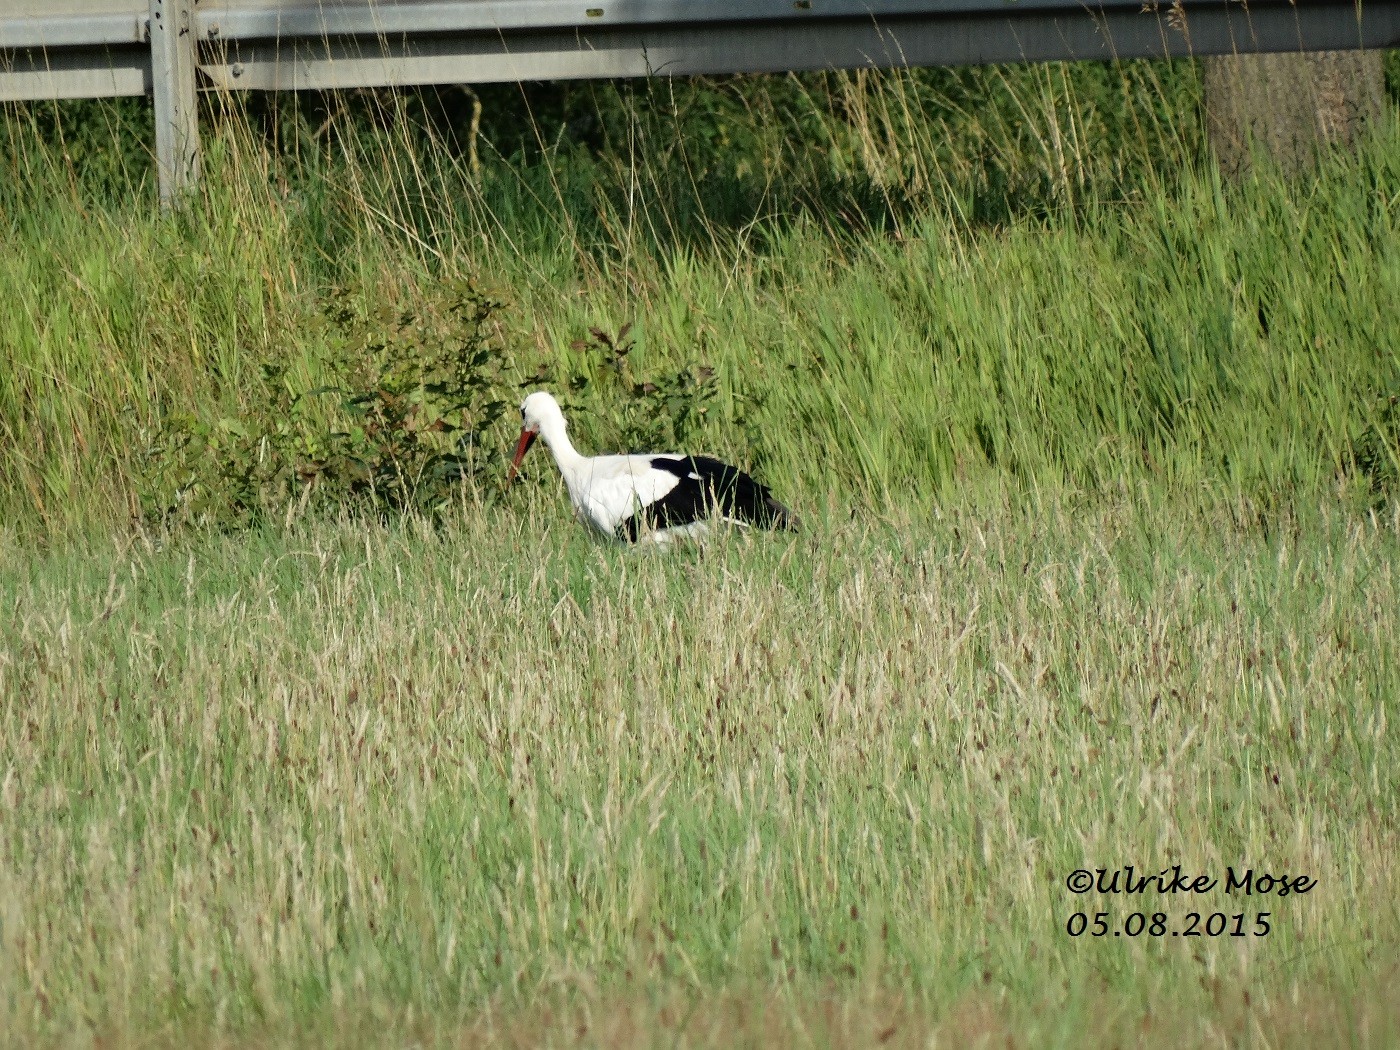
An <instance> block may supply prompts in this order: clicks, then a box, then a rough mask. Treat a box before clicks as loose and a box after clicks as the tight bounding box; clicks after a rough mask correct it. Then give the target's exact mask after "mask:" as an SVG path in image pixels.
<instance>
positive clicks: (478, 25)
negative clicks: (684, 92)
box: [0, 0, 1400, 199]
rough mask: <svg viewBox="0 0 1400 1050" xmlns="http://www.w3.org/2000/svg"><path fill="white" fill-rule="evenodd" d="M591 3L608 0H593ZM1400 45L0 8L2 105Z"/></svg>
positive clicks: (1054, 18)
mask: <svg viewBox="0 0 1400 1050" xmlns="http://www.w3.org/2000/svg"><path fill="white" fill-rule="evenodd" d="M590 4H592V5H596V6H589V5H590ZM1396 46H1400V0H1368V2H1358V0H1251V2H1249V3H1245V2H1243V0H1161V2H1159V0H1146V2H1144V0H1097V2H1095V3H1084V2H1082V0H319V2H318V0H198V2H197V0H0V101H7V100H19V99H41V98H97V97H107V96H116V95H142V94H147V95H151V96H152V97H153V98H154V101H155V105H156V112H157V122H156V131H157V147H156V148H157V159H158V161H159V164H160V170H161V196H162V199H168V198H169V196H170V195H171V194H172V193H174V192H175V191H176V190H177V189H178V187H179V186H181V185H183V184H184V183H185V182H186V181H188V180H189V179H190V178H192V177H194V175H195V174H196V172H197V166H198V125H197V120H196V116H195V111H196V107H195V101H194V100H195V92H196V91H197V90H219V89H223V90H243V89H257V90H302V89H315V90H325V89H335V88H350V87H373V86H407V85H417V84H444V83H463V84H466V83H485V82H500V81H522V80H557V79H573V78H610V77H642V76H684V75H690V74H702V73H763V72H778V71H785V70H808V69H859V68H888V67H899V66H950V65H972V64H980V63H987V62H1037V61H1050V60H1061V59H1065V60H1077V59H1119V58H1162V57H1171V56H1188V55H1216V54H1231V53H1259V52H1276V51H1297V50H1306V51H1325V50H1349V49H1354V48H1386V47H1396Z"/></svg>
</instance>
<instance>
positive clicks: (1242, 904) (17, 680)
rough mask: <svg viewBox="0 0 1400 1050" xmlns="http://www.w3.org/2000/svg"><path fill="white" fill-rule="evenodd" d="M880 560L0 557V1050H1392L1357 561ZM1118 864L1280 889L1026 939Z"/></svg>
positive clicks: (1273, 542) (311, 553)
mask: <svg viewBox="0 0 1400 1050" xmlns="http://www.w3.org/2000/svg"><path fill="white" fill-rule="evenodd" d="M894 526H895V527H890V528H886V527H882V526H874V527H872V526H871V525H869V524H858V525H853V524H849V523H842V522H841V521H839V520H835V521H826V522H820V523H817V524H816V526H815V536H816V537H817V538H816V539H815V540H813V539H803V538H793V539H790V540H789V539H786V538H783V539H771V538H759V539H757V540H749V539H745V538H740V537H734V538H731V540H730V541H729V542H722V543H720V544H718V545H716V546H712V547H710V548H708V549H707V550H706V551H705V552H704V553H703V555H694V554H684V553H682V554H681V555H678V556H674V557H659V556H651V557H648V556H637V555H629V554H628V553H627V552H624V551H619V550H617V549H613V548H609V547H604V546H601V545H598V544H595V543H594V542H593V541H591V540H590V539H589V538H588V537H587V536H586V534H584V533H583V532H582V531H581V530H579V529H578V528H577V527H576V526H575V524H574V523H572V522H570V521H568V520H566V517H565V513H564V511H563V510H562V509H561V508H560V507H559V506H558V501H555V500H545V499H540V500H533V501H530V500H527V501H526V506H525V507H521V508H510V509H508V510H505V509H503V510H495V511H492V510H473V509H470V508H466V509H464V510H463V511H462V513H461V516H460V518H459V519H458V520H456V521H455V522H454V527H453V528H451V529H448V530H440V529H433V528H428V527H424V526H422V525H420V524H418V523H415V522H413V521H408V522H405V523H403V524H401V525H399V526H396V527H393V528H380V527H367V526H366V525H364V524H363V523H344V524H336V523H323V524H316V525H309V526H305V527H295V528H293V529H292V530H291V531H290V532H284V531H280V530H279V531H276V532H253V533H251V534H244V535H241V536H237V537H225V538H207V539H203V540H200V541H198V542H195V543H191V544H180V545H175V546H168V547H166V548H164V549H160V548H158V547H156V546H154V545H152V544H150V543H149V542H146V541H140V540H138V541H136V542H134V543H132V542H127V541H121V542H116V543H113V542H111V541H105V542H100V543H97V544H95V545H92V546H89V547H85V548H84V547H81V546H80V547H71V546H70V547H69V548H68V549H67V550H65V551H63V552H55V553H50V554H47V555H39V556H34V555H33V554H32V552H21V551H20V550H18V549H14V548H7V549H5V550H4V551H3V552H0V607H3V608H4V609H6V610H7V613H10V614H12V618H11V619H10V621H9V626H8V627H7V628H6V630H5V631H4V632H3V634H0V695H3V696H4V698H5V703H4V704H3V708H0V754H3V755H4V759H3V761H4V766H3V775H0V960H3V961H0V1030H3V1031H4V1032H5V1033H7V1035H8V1037H9V1039H11V1040H14V1041H17V1042H22V1043H31V1042H33V1041H45V1042H47V1041H51V1040H57V1039H59V1038H60V1037H62V1038H63V1039H65V1040H68V1039H72V1040H73V1041H75V1042H86V1041H88V1040H89V1039H116V1040H118V1041H121V1042H137V1041H140V1042H145V1041H146V1040H147V1039H148V1038H151V1037H154V1038H156V1039H158V1040H160V1041H166V1040H168V1041H171V1042H175V1041H180V1040H183V1039H186V1038H197V1039H198V1040H199V1041H201V1042H207V1041H210V1040H212V1039H215V1038H220V1037H221V1038H233V1039H239V1040H242V1039H249V1038H252V1039H259V1038H264V1037H266V1038H271V1039H274V1040H281V1039H283V1038H289V1039H290V1038H295V1039H296V1041H299V1042H303V1043H304V1042H306V1041H308V1040H310V1041H318V1042H319V1041H321V1040H324V1039H333V1040H338V1041H341V1042H345V1043H363V1042H380V1041H381V1040H384V1039H391V1040H393V1041H409V1040H414V1041H429V1042H434V1043H436V1042H450V1041H455V1040H458V1039H460V1040H464V1041H468V1042H475V1041H479V1040H480V1041H485V1040H499V1041H507V1042H508V1041H511V1040H517V1041H518V1045H537V1044H538V1043H539V1042H540V1041H542V1040H544V1039H546V1038H547V1039H548V1040H550V1041H553V1042H556V1043H570V1044H572V1043H576V1042H577V1043H581V1044H592V1043H596V1042H598V1041H603V1042H606V1043H609V1044H613V1045H616V1044H627V1045H649V1044H651V1043H652V1042H654V1041H656V1039H658V1038H664V1039H667V1040H669V1039H675V1040H678V1041H680V1042H682V1043H705V1044H713V1045H734V1044H735V1043H736V1042H744V1043H755V1044H756V1043H760V1042H763V1041H764V1040H765V1038H777V1037H779V1036H781V1037H782V1038H783V1039H785V1040H789V1039H801V1040H803V1041H805V1040H807V1039H814V1040H815V1041H816V1042H818V1043H825V1042H828V1041H832V1042H837V1043H849V1044H851V1045H866V1044H869V1043H871V1042H873V1041H875V1037H876V1036H877V1035H878V1034H879V1033H881V1032H884V1031H886V1030H887V1029H888V1028H890V1027H891V1026H893V1027H894V1028H895V1029H896V1031H898V1032H899V1033H900V1041H901V1042H902V1043H904V1044H906V1045H915V1044H917V1045H924V1042H925V1040H926V1038H927V1037H928V1036H929V1035H930V1034H935V1033H940V1032H941V1033H942V1035H943V1037H944V1038H947V1039H951V1040H952V1041H954V1042H962V1041H965V1040H968V1039H976V1038H980V1037H984V1036H986V1037H992V1036H996V1035H997V1033H1002V1034H1004V1035H1010V1034H1012V1033H1015V1034H1016V1035H1017V1036H1018V1037H1019V1038H1021V1039H1024V1040H1028V1041H1030V1042H1034V1043H1042V1042H1044V1043H1066V1044H1068V1043H1070V1042H1073V1043H1074V1044H1075V1045H1083V1041H1084V1040H1085V1039H1086V1038H1088V1036H1087V1034H1086V1033H1089V1032H1092V1031H1096V1032H1098V1033H1099V1035H1098V1036H1097V1037H1095V1038H1094V1039H1093V1040H1092V1041H1094V1042H1102V1043H1103V1044H1104V1045H1109V1044H1111V1043H1114V1042H1115V1041H1117V1040H1122V1039H1125V1038H1132V1039H1134V1040H1136V1039H1139V1038H1146V1039H1148V1040H1149V1041H1154V1042H1160V1043H1164V1044H1165V1043H1173V1044H1174V1045H1179V1044H1180V1042H1182V1041H1187V1042H1206V1041H1232V1042H1233V1041H1251V1040H1253V1039H1255V1038H1256V1037H1257V1038H1260V1039H1262V1040H1263V1041H1267V1042H1269V1043H1270V1044H1271V1045H1276V1044H1279V1043H1286V1044H1293V1045H1303V1044H1307V1043H1309V1042H1310V1041H1313V1040H1316V1039H1319V1038H1325V1039H1327V1040H1328V1041H1331V1040H1333V1039H1335V1038H1337V1037H1338V1036H1341V1037H1342V1038H1350V1039H1354V1040H1356V1041H1357V1042H1358V1043H1360V1044H1362V1045H1365V1044H1366V1043H1368V1042H1369V1043H1371V1044H1373V1045H1384V1044H1386V1043H1387V1042H1388V1041H1389V1039H1391V1038H1393V1036H1394V1035H1395V1033H1396V1025H1397V1023H1400V1014H1397V1012H1396V1009H1395V1006H1396V1000H1395V998H1394V991H1395V987H1394V983H1393V982H1394V977H1395V973H1394V969H1393V967H1394V961H1395V952H1394V948H1395V944H1396V943H1397V936H1398V935H1400V923H1398V922H1397V913H1396V908H1395V901H1396V899H1397V891H1400V883H1397V867H1396V857H1397V856H1400V853H1397V845H1398V844H1400V843H1397V827H1396V822H1395V813H1396V803H1397V798H1396V790H1397V788H1396V785H1397V782H1396V779H1395V777H1394V775H1393V771H1394V768H1395V764H1396V761H1397V759H1400V755H1397V754H1396V736H1395V733H1394V732H1393V729H1392V727H1393V724H1394V721H1395V716H1396V712H1395V698H1396V696H1397V695H1400V679H1397V669H1400V650H1397V643H1396V639H1397V638H1400V624H1398V623H1397V622H1396V610H1397V609H1400V590H1398V589H1400V579H1398V578H1397V574H1396V566H1397V564H1400V559H1397V555H1400V548H1397V535H1400V533H1398V532H1397V527H1398V526H1400V522H1398V521H1396V520H1395V519H1394V517H1393V516H1392V517H1391V518H1390V519H1385V520H1382V519H1379V518H1374V519H1372V520H1370V521H1369V522H1367V521H1360V520H1357V519H1355V518H1349V517H1346V516H1342V515H1338V514H1337V513H1336V511H1335V509H1326V510H1323V511H1322V512H1321V513H1317V512H1314V513H1313V514H1311V515H1310V516H1308V517H1307V518H1306V519H1297V520H1296V521H1295V522H1294V523H1293V526H1292V527H1288V528H1285V529H1284V530H1283V531H1281V532H1276V533H1273V534H1266V533H1263V532H1261V531H1260V530H1258V529H1254V528H1246V529H1241V528H1239V527H1237V526H1236V525H1234V524H1233V523H1231V522H1230V520H1229V519H1228V518H1224V517H1219V518H1215V517H1207V518H1201V519H1198V520H1195V521H1191V520H1187V519H1185V518H1183V517H1182V516H1181V515H1180V514H1179V513H1178V512H1177V510H1176V509H1175V508H1173V507H1172V506H1170V505H1167V504H1162V505H1158V506H1149V505H1146V504H1143V503H1141V502H1123V503H1120V504H1113V505H1101V506H1099V507H1096V508H1093V509H1086V508H1084V507H1082V506H1075V505H1072V504H1058V503H1056V502H1053V501H1042V502H1040V503H1039V504H1037V505H1034V506H1032V505H1026V504H1024V503H1021V502H1020V501H1019V500H1016V501H1010V500H1003V501H997V502H988V501H985V500H983V501H979V505H978V506H976V507H972V506H968V505H966V504H962V505H957V506H949V507H945V509H944V514H943V516H942V518H941V519H940V520H939V521H937V522H929V521H926V520H925V521H919V520H917V519H914V518H901V519H900V520H898V521H897V522H895V523H894ZM1128 864H1133V865H1135V866H1136V867H1137V868H1138V870H1139V871H1140V872H1141V871H1143V870H1144V869H1146V870H1150V871H1152V872H1154V873H1155V872H1156V871H1158V870H1161V869H1162V868H1165V867H1167V866H1169V865H1171V864H1181V865H1183V866H1184V867H1185V868H1186V869H1187V871H1188V872H1191V873H1197V872H1200V873H1208V874H1210V875H1212V876H1218V877H1219V878H1220V879H1221V880H1223V879H1224V878H1225V874H1226V869H1227V868H1228V867H1231V866H1234V867H1235V868H1236V869H1238V870H1240V871H1242V870H1244V868H1245V867H1247V866H1253V867H1255V868H1256V869H1257V870H1260V871H1263V870H1267V871H1270V872H1273V873H1276V874H1282V873H1287V874H1289V875H1290V876H1297V875H1299V874H1305V875H1308V876H1310V877H1312V878H1315V879H1316V880H1317V887H1316V888H1315V889H1314V890H1313V891H1312V892H1310V893H1307V894H1302V895H1297V894H1295V895H1292V896H1288V897H1279V896H1276V895H1271V896H1267V897H1261V896H1259V895H1254V896H1244V895H1241V894H1239V893H1238V892H1236V893H1234V894H1226V893H1225V892H1224V889H1223V881H1222V882H1221V883H1220V884H1218V885H1217V886H1216V888H1215V889H1214V891H1213V892H1210V893H1206V894H1203V895H1201V896H1191V897H1182V896H1170V895H1164V894H1159V893H1151V892H1150V893H1147V894H1144V895H1141V896H1133V897H1124V896H1116V897H1115V896H1111V895H1104V894H1098V893H1091V894H1090V895H1088V896H1087V897H1077V896H1073V895H1072V894H1070V893H1069V892H1068V891H1067V890H1066V889H1065V879H1066V877H1067V876H1068V875H1069V873H1070V872H1072V871H1073V870H1075V869H1078V868H1097V867H1106V868H1109V869H1114V868H1119V867H1122V866H1125V865H1128ZM1076 912H1087V913H1090V914H1091V915H1092V913H1095V912H1106V913H1109V914H1110V916H1111V921H1112V922H1114V923H1115V924H1121V923H1122V922H1124V921H1125V920H1126V916H1127V915H1128V914H1130V913H1133V912H1144V913H1148V914H1151V913H1156V912H1160V913H1162V914H1163V915H1164V916H1166V921H1169V922H1170V924H1171V926H1170V928H1171V929H1174V930H1178V931H1181V930H1185V929H1187V928H1188V927H1187V925H1186V924H1187V923H1189V921H1190V919H1189V914H1190V913H1191V912H1199V913H1201V914H1202V915H1203V917H1204V916H1208V915H1209V914H1211V913H1215V912H1221V913H1226V914H1230V915H1234V914H1236V913H1239V914H1247V916H1248V918H1247V920H1246V922H1247V923H1248V928H1249V929H1250V930H1253V929H1255V923H1256V921H1257V918H1256V917H1257V914H1258V913H1260V912H1265V913H1268V914H1269V916H1270V920H1269V921H1271V931H1270V933H1269V934H1268V935H1267V936H1263V937H1245V938H1233V937H1228V936H1226V937H1201V938H1195V939H1183V938H1182V937H1172V936H1170V935H1164V936H1160V937H1148V936H1139V937H1129V936H1118V937H1116V938H1115V937H1108V938H1107V939H1094V938H1092V937H1090V936H1087V935H1085V936H1081V937H1071V936H1069V935H1068V933H1067V932H1066V924H1067V922H1068V921H1069V920H1070V917H1071V915H1073V914H1074V913H1076ZM1114 928H1121V926H1118V925H1115V927H1114ZM1129 929H1131V927H1129ZM629 1018H630V1021H629V1020H628V1019H629ZM770 1029H771V1031H770ZM629 1031H630V1035H629V1034H628V1033H629ZM765 1031H768V1032H769V1035H768V1036H765V1034H764V1033H765ZM706 1033H708V1034H706ZM775 1033H776V1034H775ZM1314 1045H1315V1044H1314Z"/></svg>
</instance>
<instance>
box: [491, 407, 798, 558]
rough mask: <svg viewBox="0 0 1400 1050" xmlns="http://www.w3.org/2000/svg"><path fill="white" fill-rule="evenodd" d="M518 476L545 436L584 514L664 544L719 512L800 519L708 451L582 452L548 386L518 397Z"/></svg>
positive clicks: (753, 518) (617, 531)
mask: <svg viewBox="0 0 1400 1050" xmlns="http://www.w3.org/2000/svg"><path fill="white" fill-rule="evenodd" d="M520 414H521V421H522V426H521V431H520V443H519V444H518V445H517V446H516V450H515V458H514V460H513V461H512V463H511V469H510V473H509V476H510V477H513V476H514V474H515V471H516V469H517V468H518V467H519V465H520V461H521V460H522V459H523V458H524V456H525V453H526V451H527V450H528V449H529V447H530V443H531V442H532V441H533V440H534V438H535V437H536V436H538V437H540V438H542V439H543V440H544V443H545V444H546V445H548V446H549V450H550V452H552V453H553V454H554V462H555V463H556V464H558V466H559V473H560V474H561V475H562V476H563V478H564V485H565V487H566V488H567V489H568V490H569V499H570V501H571V502H572V503H573V505H574V511H575V512H576V513H577V514H578V516H579V518H580V519H581V520H583V521H584V522H586V523H588V524H589V525H591V526H592V527H593V528H594V529H596V530H597V531H598V532H600V533H602V534H603V535H605V536H609V537H611V538H614V539H619V538H626V539H629V540H632V541H633V542H651V543H658V544H666V543H669V542H671V541H672V540H676V539H681V538H688V539H698V538H700V537H701V536H703V535H705V533H707V532H708V531H709V529H710V522H711V521H713V520H715V519H717V518H718V519H720V520H725V521H731V522H734V523H736V524H740V525H755V524H756V525H761V526H763V527H765V528H787V529H793V528H796V527H797V522H796V518H795V517H794V516H793V515H792V512H791V511H789V510H788V509H787V508H786V507H784V506H783V505H782V504H781V503H778V502H777V501H776V500H774V499H773V498H772V495H771V494H770V493H769V491H768V489H767V488H765V487H764V486H763V485H760V484H759V483H758V482H756V481H754V480H753V478H751V477H749V476H748V475H747V474H745V473H744V472H743V471H741V470H737V469H736V468H734V467H731V466H728V465H727V464H724V463H721V462H719V461H718V460H715V459H711V458H709V457H707V456H683V455H677V454H675V453H654V454H643V455H632V456H585V455H583V454H582V453H580V452H579V451H578V450H577V449H575V448H574V446H573V443H572V442H571V441H570V440H569V435H568V431H567V424H566V423H565V422H564V413H563V412H562V411H560V409H559V405H558V403H557V402H556V401H555V400H554V398H552V397H550V396H549V395H548V394H546V393H543V392H540V393H535V394H531V395H530V396H529V397H527V398H526V399H525V403H524V404H523V405H521V408H520Z"/></svg>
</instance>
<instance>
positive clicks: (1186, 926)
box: [1065, 911, 1270, 937]
mask: <svg viewBox="0 0 1400 1050" xmlns="http://www.w3.org/2000/svg"><path fill="white" fill-rule="evenodd" d="M1269 930H1270V926H1269V912H1266V911H1261V912H1255V913H1254V914H1253V915H1249V914H1246V913H1244V912H1239V913H1237V914H1234V915H1227V914H1225V913H1224V912H1219V911H1217V912H1210V913H1205V914H1203V913H1201V912H1197V911H1192V912H1187V913H1186V915H1185V916H1184V917H1183V918H1182V919H1181V921H1179V922H1172V921H1171V920H1170V919H1169V918H1168V917H1167V914H1166V913H1165V912H1160V911H1156V912H1152V913H1151V914H1148V913H1146V912H1140V911H1134V912H1127V913H1126V914H1120V915H1117V916H1115V915H1114V914H1113V913H1112V912H1106V911H1100V912H1095V913H1094V914H1093V915H1089V914H1087V913H1085V912H1082V911H1077V912H1075V913H1074V914H1072V915H1071V916H1070V917H1069V920H1068V921H1067V922H1066V923H1065V932H1066V933H1068V934H1069V935H1070V936H1071V937H1081V936H1084V935H1085V934H1088V935H1089V936H1090V937H1109V936H1112V937H1266V936H1268V934H1269Z"/></svg>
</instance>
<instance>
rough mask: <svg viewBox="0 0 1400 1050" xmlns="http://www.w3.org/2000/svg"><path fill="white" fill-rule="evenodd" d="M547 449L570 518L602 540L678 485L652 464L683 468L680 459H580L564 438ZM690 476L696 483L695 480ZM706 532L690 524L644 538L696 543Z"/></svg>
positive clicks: (702, 526)
mask: <svg viewBox="0 0 1400 1050" xmlns="http://www.w3.org/2000/svg"><path fill="white" fill-rule="evenodd" d="M541 436H542V437H543V434H541ZM545 440H546V441H549V439H548V438H545ZM549 448H550V451H551V452H553V453H554V462H555V463H557V464H558V465H559V473H560V474H561V475H563V478H564V487H565V488H567V489H568V490H569V500H570V502H572V503H573V505H574V512H575V513H576V514H577V515H578V516H579V519H580V520H581V521H584V522H586V523H587V524H589V525H592V526H593V528H595V529H597V530H598V531H599V532H601V533H602V534H603V535H605V536H612V537H615V536H616V535H617V530H618V527H619V526H620V525H622V524H623V522H625V521H627V520H628V519H629V518H631V517H633V516H634V515H635V514H636V513H637V512H638V511H644V510H646V508H648V507H650V506H652V505H653V504H655V503H657V502H658V501H660V500H661V499H663V498H664V497H666V496H667V495H669V494H670V493H671V492H672V491H673V490H674V489H675V487H676V486H677V485H678V484H680V480H681V479H680V477H679V476H678V475H677V474H674V473H672V472H670V471H665V470H659V469H657V467H656V466H655V465H654V463H653V461H654V460H657V459H666V460H669V461H671V462H674V463H676V464H677V465H678V466H679V465H681V464H682V463H683V462H684V457H682V456H674V455H668V456H648V455H637V456H582V455H579V453H577V452H575V451H574V448H573V446H572V445H570V444H569V439H568V437H567V435H566V436H565V437H564V439H563V441H562V442H559V443H554V442H550V446H549ZM693 476H694V477H695V479H696V480H699V475H693ZM706 528H707V526H706V523H705V522H703V521H699V522H692V523H691V524H690V525H687V526H676V527H673V528H665V529H653V530H650V531H649V532H648V533H647V534H646V536H645V538H646V539H648V540H651V541H652V542H656V543H666V542H668V541H669V540H671V539H674V538H677V536H690V537H698V536H700V535H703V534H704V532H705V531H706ZM673 533H676V534H677V535H676V536H673V535H672V534H673Z"/></svg>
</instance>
